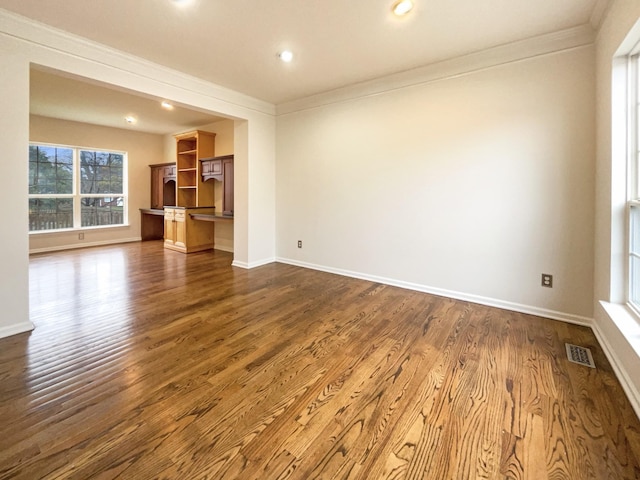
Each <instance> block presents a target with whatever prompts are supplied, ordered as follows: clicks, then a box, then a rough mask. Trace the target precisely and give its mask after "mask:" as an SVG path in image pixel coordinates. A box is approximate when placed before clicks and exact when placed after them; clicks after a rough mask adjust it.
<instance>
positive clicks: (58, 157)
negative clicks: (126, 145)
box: [29, 145, 126, 231]
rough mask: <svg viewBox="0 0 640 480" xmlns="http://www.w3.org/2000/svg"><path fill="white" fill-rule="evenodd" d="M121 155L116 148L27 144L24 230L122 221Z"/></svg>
mask: <svg viewBox="0 0 640 480" xmlns="http://www.w3.org/2000/svg"><path fill="white" fill-rule="evenodd" d="M125 159H126V154H124V153H118V152H107V151H100V150H88V149H80V148H73V147H61V146H51V145H30V146H29V230H30V231H41V230H60V229H70V228H80V227H98V226H109V225H122V224H124V222H125V213H126V212H125V207H126V192H125V188H124V186H125V168H126V165H125ZM74 182H76V183H75V185H74Z"/></svg>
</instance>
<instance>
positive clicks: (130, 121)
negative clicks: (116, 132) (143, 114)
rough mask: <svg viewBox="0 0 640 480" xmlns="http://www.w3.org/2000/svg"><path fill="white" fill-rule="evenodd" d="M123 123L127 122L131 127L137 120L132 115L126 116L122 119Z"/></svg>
mask: <svg viewBox="0 0 640 480" xmlns="http://www.w3.org/2000/svg"><path fill="white" fill-rule="evenodd" d="M124 121H125V122H127V123H128V124H129V125H133V124H134V123H136V122H137V121H138V119H137V118H136V117H134V116H133V115H127V116H126V117H124Z"/></svg>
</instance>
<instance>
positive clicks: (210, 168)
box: [202, 160, 222, 181]
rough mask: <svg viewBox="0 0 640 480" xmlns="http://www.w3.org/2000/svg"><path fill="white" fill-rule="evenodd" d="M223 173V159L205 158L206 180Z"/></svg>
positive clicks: (203, 175)
mask: <svg viewBox="0 0 640 480" xmlns="http://www.w3.org/2000/svg"><path fill="white" fill-rule="evenodd" d="M220 175H222V160H205V161H203V162H202V177H203V179H204V180H205V181H206V180H208V179H210V178H212V177H217V176H220Z"/></svg>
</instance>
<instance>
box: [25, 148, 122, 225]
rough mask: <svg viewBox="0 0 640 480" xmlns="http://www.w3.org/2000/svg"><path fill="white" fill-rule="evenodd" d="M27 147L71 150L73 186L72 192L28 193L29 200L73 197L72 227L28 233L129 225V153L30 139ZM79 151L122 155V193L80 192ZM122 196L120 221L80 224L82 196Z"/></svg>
mask: <svg viewBox="0 0 640 480" xmlns="http://www.w3.org/2000/svg"><path fill="white" fill-rule="evenodd" d="M29 147H53V148H67V149H71V150H72V151H73V179H72V181H73V188H72V193H60V194H57V193H56V194H41V193H33V194H32V193H29V194H28V198H29V200H31V199H32V198H71V199H73V225H74V226H73V227H71V228H56V229H50V230H29V235H47V234H49V235H50V234H57V233H65V232H67V233H68V232H77V231H85V230H104V229H113V228H122V227H129V226H130V224H129V154H128V152H126V151H124V150H116V149H111V148H100V147H84V146H79V145H65V144H61V143H51V142H37V141H31V142H29ZM81 151H90V152H108V153H115V154H120V155H122V157H123V160H122V194H113V193H106V194H87V193H80V192H81V188H80V182H81V180H82V179H81V176H80V152H81ZM115 196H117V197H122V198H123V208H122V223H118V224H114V225H93V226H82V211H81V204H80V202H81V200H82V199H83V198H96V197H101V198H111V197H115Z"/></svg>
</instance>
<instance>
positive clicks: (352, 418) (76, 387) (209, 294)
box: [0, 242, 640, 480]
mask: <svg viewBox="0 0 640 480" xmlns="http://www.w3.org/2000/svg"><path fill="white" fill-rule="evenodd" d="M231 260H232V257H231V255H230V254H228V253H224V252H219V251H215V252H204V253H196V254H191V255H184V254H181V253H177V252H172V251H168V250H164V249H163V248H162V244H161V242H146V243H140V244H127V245H119V246H109V247H102V248H91V249H84V250H75V251H68V252H59V253H54V254H45V255H37V256H34V257H32V259H31V267H30V270H31V272H30V274H31V308H32V310H31V315H32V320H33V322H34V323H35V324H36V330H35V331H33V332H32V333H31V334H22V335H16V336H13V337H10V338H5V339H2V340H0V478H2V479H26V480H34V479H42V478H46V479H82V480H84V479H100V480H101V479H113V478H119V479H135V480H144V479H156V478H158V479H160V478H162V479H186V480H194V479H204V478H208V479H261V480H262V479H285V478H290V479H305V480H307V479H315V478H322V479H352V480H353V479H421V478H424V479H434V480H448V479H463V480H466V479H485V478H488V479H496V478H499V479H502V478H508V479H524V478H528V479H535V480H544V479H572V480H574V479H576V480H585V479H598V480H601V479H623V478H626V479H633V478H636V479H637V478H640V463H639V458H640V423H639V421H638V418H637V417H636V416H635V414H634V412H633V410H632V408H631V406H630V404H629V402H628V401H627V399H626V398H625V396H624V394H623V391H622V389H621V387H620V385H619V383H618V382H617V380H616V378H615V376H614V374H613V373H612V369H611V367H610V365H609V363H608V362H607V360H606V358H605V356H604V354H603V353H602V350H601V348H600V347H599V346H598V344H597V342H596V340H595V338H594V336H593V334H592V332H591V330H589V329H588V328H584V327H579V326H575V325H569V324H565V323H562V322H557V321H552V320H547V319H542V318H538V317H533V316H529V315H524V314H519V313H513V312H509V311H502V310H499V309H495V308H489V307H485V306H480V305H474V304H470V303H466V302H461V301H456V300H451V299H446V298H441V297H436V296H432V295H427V294H423V293H418V292H413V291H408V290H403V289H400V288H395V287H389V286H385V285H380V284H376V283H372V282H368V281H361V280H355V279H351V278H345V277H340V276H336V275H331V274H327V273H322V272H317V271H312V270H305V269H302V268H297V267H293V266H289V265H283V264H271V265H266V266H263V267H260V268H256V269H252V270H243V269H239V268H233V267H231V266H230V264H231ZM564 342H569V343H576V344H580V345H584V346H587V347H589V348H591V349H592V351H593V353H594V357H595V361H596V363H597V367H598V368H597V369H595V370H594V369H590V368H587V367H585V366H581V365H576V364H572V363H569V362H568V361H567V359H566V355H565V350H564Z"/></svg>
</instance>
